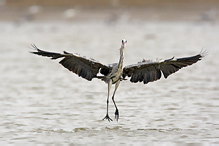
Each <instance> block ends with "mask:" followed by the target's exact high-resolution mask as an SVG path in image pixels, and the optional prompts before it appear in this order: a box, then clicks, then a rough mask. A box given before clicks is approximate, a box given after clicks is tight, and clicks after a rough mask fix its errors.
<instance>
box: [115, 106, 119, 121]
mask: <svg viewBox="0 0 219 146" xmlns="http://www.w3.org/2000/svg"><path fill="white" fill-rule="evenodd" d="M115 119H116V121H117V122H118V120H119V110H118V109H116V111H115Z"/></svg>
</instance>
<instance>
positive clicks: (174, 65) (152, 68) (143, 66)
mask: <svg viewBox="0 0 219 146" xmlns="http://www.w3.org/2000/svg"><path fill="white" fill-rule="evenodd" d="M203 54H204V52H203V53H199V54H198V55H195V56H191V57H184V58H178V59H175V58H174V57H173V58H171V59H167V60H160V61H150V60H143V61H142V62H139V63H138V64H133V65H129V66H126V67H124V69H123V78H125V77H126V76H128V77H131V79H130V81H131V82H134V83H136V82H143V83H144V84H147V83H148V82H153V81H156V80H159V79H160V78H161V72H162V73H163V75H164V77H165V78H167V77H168V76H169V75H171V74H173V73H175V72H177V71H178V70H179V69H181V68H183V67H186V66H188V65H192V64H194V63H196V62H197V61H199V60H201V58H202V57H203Z"/></svg>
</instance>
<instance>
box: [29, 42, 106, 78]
mask: <svg viewBox="0 0 219 146" xmlns="http://www.w3.org/2000/svg"><path fill="white" fill-rule="evenodd" d="M32 47H33V48H35V49H36V50H37V51H36V52H31V53H33V54H37V55H41V56H46V57H51V59H58V58H63V59H62V60H61V61H60V62H59V63H60V64H62V65H63V66H64V67H65V68H67V69H68V70H69V71H72V72H74V73H76V74H77V75H78V76H79V77H82V78H85V79H87V80H89V81H91V80H92V79H93V78H95V77H96V76H97V74H98V73H99V70H100V69H105V70H109V68H108V67H107V66H105V65H103V64H101V63H99V62H97V61H95V60H94V59H87V58H85V57H81V56H79V55H77V54H71V53H68V52H65V51H64V53H63V54H60V53H53V52H47V51H43V50H40V49H38V48H37V47H36V46H35V45H32ZM101 73H102V74H104V73H105V72H101Z"/></svg>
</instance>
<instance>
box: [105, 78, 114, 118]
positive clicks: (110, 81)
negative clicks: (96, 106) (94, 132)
mask: <svg viewBox="0 0 219 146" xmlns="http://www.w3.org/2000/svg"><path fill="white" fill-rule="evenodd" d="M111 87H112V80H109V82H108V95H107V101H106V116H105V117H104V118H103V120H104V119H107V120H108V121H109V122H110V121H113V120H112V119H111V118H110V117H109V114H108V105H109V94H110V89H111Z"/></svg>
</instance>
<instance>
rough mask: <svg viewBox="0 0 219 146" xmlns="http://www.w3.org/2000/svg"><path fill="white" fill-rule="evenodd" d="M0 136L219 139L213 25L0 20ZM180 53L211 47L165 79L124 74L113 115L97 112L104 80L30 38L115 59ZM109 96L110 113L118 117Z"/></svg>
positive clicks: (57, 140)
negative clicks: (73, 67)
mask: <svg viewBox="0 0 219 146" xmlns="http://www.w3.org/2000/svg"><path fill="white" fill-rule="evenodd" d="M0 31H1V35H0V40H1V41H0V50H1V53H0V62H1V68H0V74H1V76H0V77H1V83H0V110H1V111H2V112H1V113H0V131H1V132H0V141H1V142H0V143H1V144H15V143H32V144H33V143H39V144H50V143H51V144H63V143H66V144H67V143H68V144H146V143H147V144H149V145H151V144H159V145H184V144H185V145H187V144H188V145H189V144H194V145H196V144H197V145H198V144H201V145H209V144H210V143H211V144H216V143H218V142H219V122H218V121H219V114H218V111H219V96H218V94H219V75H218V71H219V68H218V66H219V63H218V61H217V57H218V54H219V49H218V46H219V45H218V38H219V25H218V23H200V22H188V23H185V22H138V21H133V22H127V21H126V20H123V21H121V22H120V21H119V22H117V23H116V24H108V23H107V22H102V21H100V22H91V21H89V22H23V23H19V24H18V23H13V22H0ZM124 38H125V39H127V40H128V44H127V48H126V53H125V65H129V64H132V63H137V62H138V61H141V60H142V59H143V58H145V59H154V60H155V59H156V58H162V59H167V58H171V57H173V56H175V57H186V56H190V55H195V54H197V53H199V52H200V51H201V50H202V49H204V50H205V49H207V51H208V55H207V56H206V57H205V58H204V59H203V60H202V61H200V62H198V63H196V64H195V65H193V66H191V67H187V68H183V69H182V70H180V71H179V72H177V73H175V74H173V75H171V76H170V77H169V78H168V79H167V80H165V79H164V78H162V79H161V80H159V81H156V82H153V83H149V84H147V85H143V84H142V83H138V84H131V83H130V82H129V81H124V82H122V83H121V84H120V87H119V89H118V91H117V93H116V97H115V99H116V102H117V105H118V107H119V110H120V119H119V122H116V121H115V120H114V121H113V122H108V121H103V120H101V119H102V118H103V117H104V116H105V112H106V95H107V85H106V84H105V83H103V82H102V81H99V80H95V79H94V80H93V81H92V82H88V81H86V80H84V79H82V78H78V77H77V75H75V74H72V73H71V72H69V71H67V70H66V69H65V68H63V67H62V66H60V65H59V64H58V61H51V60H50V59H48V58H43V57H39V56H35V55H32V54H30V53H29V51H31V50H32V49H31V47H30V44H32V43H35V44H36V45H37V46H38V47H39V48H41V49H45V50H49V51H57V52H60V51H63V50H66V51H68V52H73V53H76V52H77V53H80V54H81V55H85V56H89V57H92V58H95V59H96V60H98V61H100V62H102V63H104V64H108V63H113V62H117V61H118V58H119V50H118V49H119V47H120V43H121V40H122V39H124ZM114 110H115V109H114V106H113V104H112V102H111V101H110V107H109V111H110V116H111V118H114Z"/></svg>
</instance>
